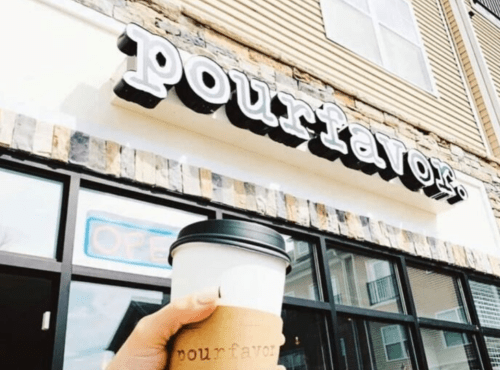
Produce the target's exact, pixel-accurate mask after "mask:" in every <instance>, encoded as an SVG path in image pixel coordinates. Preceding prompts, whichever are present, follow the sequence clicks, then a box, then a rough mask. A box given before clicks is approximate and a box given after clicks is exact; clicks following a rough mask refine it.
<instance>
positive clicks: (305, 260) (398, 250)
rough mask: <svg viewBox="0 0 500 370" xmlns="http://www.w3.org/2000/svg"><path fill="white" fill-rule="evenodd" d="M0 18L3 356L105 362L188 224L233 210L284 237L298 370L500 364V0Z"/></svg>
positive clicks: (238, 5)
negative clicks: (173, 244) (0, 51)
mask: <svg viewBox="0 0 500 370" xmlns="http://www.w3.org/2000/svg"><path fill="white" fill-rule="evenodd" d="M0 29H1V30H2V33H3V35H4V36H3V37H1V38H0V46H2V50H3V53H2V57H1V58H0V60H1V62H0V66H1V67H2V68H0V82H1V83H0V184H1V187H0V189H2V192H1V194H2V195H1V196H0V204H1V206H0V312H1V313H2V315H1V319H0V320H1V323H2V325H0V331H1V332H2V334H3V335H2V339H1V340H0V367H1V368H15V369H44V370H45V369H52V370H56V369H65V370H73V369H74V370H82V369H105V367H106V364H107V363H108V362H109V360H110V359H111V357H112V356H113V354H114V353H115V352H116V351H117V350H118V349H119V348H120V346H121V344H122V343H123V341H124V339H125V338H126V337H127V335H128V334H129V333H130V332H131V330H132V329H133V327H134V325H135V323H136V322H137V321H138V320H139V319H140V318H141V317H143V316H144V315H147V314H149V313H151V312H154V311H156V310H157V309H159V308H160V307H161V306H162V305H164V304H166V303H168V302H169V289H170V285H171V280H170V266H169V265H168V252H169V247H170V244H171V243H172V242H173V240H175V238H176V235H177V233H178V231H179V230H180V229H181V228H182V227H184V226H186V225H188V224H191V223H193V222H196V221H201V220H204V219H223V218H231V219H242V220H249V221H253V222H259V223H262V224H264V225H267V226H270V227H272V228H274V229H276V230H278V231H279V232H280V233H282V235H283V236H284V238H285V241H286V246H287V252H288V254H289V255H290V257H291V259H292V272H291V273H290V274H289V275H288V277H287V282H286V286H285V298H284V306H283V312H282V318H283V320H284V334H285V337H286V343H285V345H284V346H283V347H282V348H281V351H280V363H281V364H283V365H284V366H285V367H286V368H287V369H288V370H298V369H300V370H306V369H307V370H331V369H349V370H351V369H378V370H384V369H389V370H391V369H423V370H427V369H431V370H434V369H443V370H444V369H446V370H451V369H457V370H462V369H474V370H475V369H487V370H490V369H500V320H499V319H500V233H499V226H500V177H499V174H500V149H499V148H500V144H499V143H500V65H499V63H498V61H499V60H500V46H499V45H500V42H499V41H500V8H499V5H498V1H496V0H477V1H469V0H413V1H410V0H384V1H381V0H303V1H300V2H299V1H296V0H275V1H273V2H267V1H256V0H251V1H250V0H248V1H239V0H235V1H228V0H210V1H207V0H140V1H139V0H133V1H132V0H18V1H16V2H11V3H8V4H7V2H5V3H2V4H0ZM256 278H258V277H256Z"/></svg>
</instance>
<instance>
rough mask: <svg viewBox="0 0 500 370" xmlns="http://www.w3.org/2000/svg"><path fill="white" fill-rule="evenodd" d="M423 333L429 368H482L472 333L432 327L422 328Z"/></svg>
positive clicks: (461, 369) (452, 369) (464, 369)
mask: <svg viewBox="0 0 500 370" xmlns="http://www.w3.org/2000/svg"><path fill="white" fill-rule="evenodd" d="M421 333H422V341H423V343H424V350H425V357H426V359H427V364H428V366H429V369H450V370H455V369H456V370H467V369H471V370H479V369H481V366H480V361H479V358H478V355H477V350H476V346H475V344H474V342H473V341H472V338H471V336H470V335H468V334H465V333H455V332H445V331H442V330H431V329H421Z"/></svg>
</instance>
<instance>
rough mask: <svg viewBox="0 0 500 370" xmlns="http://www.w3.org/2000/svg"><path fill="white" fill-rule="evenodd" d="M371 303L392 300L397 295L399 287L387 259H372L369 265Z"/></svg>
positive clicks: (368, 284)
mask: <svg viewBox="0 0 500 370" xmlns="http://www.w3.org/2000/svg"><path fill="white" fill-rule="evenodd" d="M367 271H368V279H369V280H368V283H367V286H368V295H369V296H370V304H371V305H375V304H378V303H382V302H386V301H390V300H391V299H395V298H396V297H397V288H396V281H395V278H394V275H393V274H392V271H391V265H390V264H389V262H387V261H371V262H369V263H368V266H367Z"/></svg>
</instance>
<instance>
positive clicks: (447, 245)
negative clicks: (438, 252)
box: [444, 242, 456, 264]
mask: <svg viewBox="0 0 500 370" xmlns="http://www.w3.org/2000/svg"><path fill="white" fill-rule="evenodd" d="M444 248H445V251H446V257H447V259H448V263H449V264H456V262H455V254H454V252H453V244H452V243H449V242H444Z"/></svg>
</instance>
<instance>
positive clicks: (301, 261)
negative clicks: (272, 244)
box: [282, 234, 320, 301]
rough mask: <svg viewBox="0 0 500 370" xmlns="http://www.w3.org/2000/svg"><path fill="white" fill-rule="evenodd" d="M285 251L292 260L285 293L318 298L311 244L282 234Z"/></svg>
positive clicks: (289, 295) (290, 295) (292, 295)
mask: <svg viewBox="0 0 500 370" xmlns="http://www.w3.org/2000/svg"><path fill="white" fill-rule="evenodd" d="M282 236H283V238H284V239H285V246H286V252H287V253H288V255H289V256H290V259H291V260H292V271H291V272H290V273H289V274H288V275H287V276H286V282H285V295H286V296H288V297H297V298H304V299H312V300H315V301H317V300H320V293H319V289H318V281H317V277H316V273H315V271H314V267H313V245H312V244H311V243H309V242H308V241H306V240H301V239H297V238H295V237H293V236H289V235H283V234H282Z"/></svg>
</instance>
